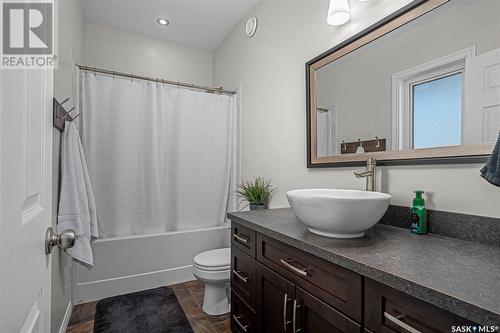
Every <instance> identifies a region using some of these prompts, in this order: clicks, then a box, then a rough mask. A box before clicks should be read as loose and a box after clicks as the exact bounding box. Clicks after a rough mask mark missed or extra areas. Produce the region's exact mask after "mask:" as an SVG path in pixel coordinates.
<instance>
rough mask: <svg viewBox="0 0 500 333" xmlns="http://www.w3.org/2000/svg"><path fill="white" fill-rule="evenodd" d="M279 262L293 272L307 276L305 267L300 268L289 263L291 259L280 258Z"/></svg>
mask: <svg viewBox="0 0 500 333" xmlns="http://www.w3.org/2000/svg"><path fill="white" fill-rule="evenodd" d="M280 262H281V263H282V264H283V266H285V267H286V268H288V269H290V270H292V271H293V272H295V273H297V274H299V275H302V276H307V269H300V268H297V267H295V266H294V265H292V264H290V262H291V260H285V259H280Z"/></svg>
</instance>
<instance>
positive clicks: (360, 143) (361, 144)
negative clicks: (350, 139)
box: [358, 138, 363, 148]
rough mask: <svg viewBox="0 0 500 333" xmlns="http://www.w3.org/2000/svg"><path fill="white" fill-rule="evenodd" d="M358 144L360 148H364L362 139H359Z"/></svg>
mask: <svg viewBox="0 0 500 333" xmlns="http://www.w3.org/2000/svg"><path fill="white" fill-rule="evenodd" d="M358 143H359V146H360V147H361V148H363V143H362V142H361V139H360V138H358Z"/></svg>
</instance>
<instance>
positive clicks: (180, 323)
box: [94, 287, 193, 333]
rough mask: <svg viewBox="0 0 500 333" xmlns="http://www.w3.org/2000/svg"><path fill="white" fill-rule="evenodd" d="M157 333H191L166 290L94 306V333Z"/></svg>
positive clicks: (173, 299)
mask: <svg viewBox="0 0 500 333" xmlns="http://www.w3.org/2000/svg"><path fill="white" fill-rule="evenodd" d="M160 332H161V333H166V332H169V333H174V332H175V333H192V332H193V330H192V329H191V326H190V325H189V322H188V320H187V318H186V315H185V314H184V311H183V310H182V308H181V306H180V304H179V302H178V301H177V297H175V294H174V292H173V291H172V289H170V288H168V287H160V288H155V289H149V290H144V291H139V292H136V293H131V294H125V295H119V296H115V297H109V298H105V299H103V300H101V301H99V302H98V303H97V305H96V312H95V320H94V333H160Z"/></svg>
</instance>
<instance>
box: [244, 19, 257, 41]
mask: <svg viewBox="0 0 500 333" xmlns="http://www.w3.org/2000/svg"><path fill="white" fill-rule="evenodd" d="M256 31H257V18H256V17H255V16H253V17H250V18H249V19H248V21H247V25H246V26H245V32H246V34H247V35H248V37H253V35H255V32H256Z"/></svg>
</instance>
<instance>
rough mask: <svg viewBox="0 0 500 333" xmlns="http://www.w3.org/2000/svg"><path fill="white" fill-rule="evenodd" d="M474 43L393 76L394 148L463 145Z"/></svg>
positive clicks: (474, 52) (392, 144) (474, 51)
mask: <svg viewBox="0 0 500 333" xmlns="http://www.w3.org/2000/svg"><path fill="white" fill-rule="evenodd" d="M475 54H476V49H475V47H474V46H471V47H470V48H467V49H464V50H461V51H457V52H455V53H452V54H448V55H446V56H444V57H441V58H437V59H434V60H431V61H429V62H427V63H425V64H421V65H418V66H415V67H412V68H408V69H406V70H404V71H402V72H398V73H395V74H393V75H392V137H391V138H392V143H391V146H392V149H393V150H406V149H419V148H431V147H444V146H455V145H461V144H462V142H463V141H464V138H463V137H462V135H463V122H464V120H463V119H462V118H463V108H464V107H463V104H464V103H463V97H462V96H463V90H464V89H463V86H464V81H465V80H464V77H465V63H466V60H467V59H471V58H472V57H473V56H474V55H475Z"/></svg>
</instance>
